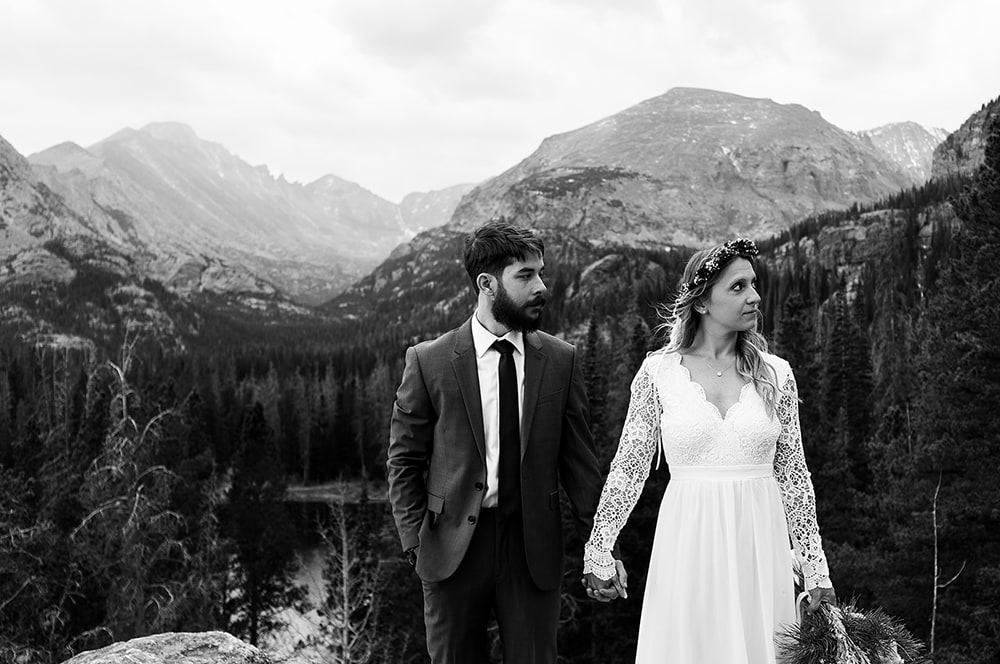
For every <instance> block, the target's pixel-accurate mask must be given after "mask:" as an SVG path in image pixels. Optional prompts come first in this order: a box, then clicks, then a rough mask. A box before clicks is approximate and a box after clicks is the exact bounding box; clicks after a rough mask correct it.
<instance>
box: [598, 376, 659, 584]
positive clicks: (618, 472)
mask: <svg viewBox="0 0 1000 664" xmlns="http://www.w3.org/2000/svg"><path fill="white" fill-rule="evenodd" d="M647 365H648V362H647V363H643V365H642V366H641V367H640V368H639V371H638V372H637V373H636V375H635V378H634V379H633V380H632V397H631V399H630V400H629V405H628V414H627V415H626V417H625V426H624V427H623V429H622V436H621V440H620V441H619V443H618V451H617V452H616V453H615V458H614V459H613V460H612V461H611V470H610V471H609V472H608V479H607V480H606V481H605V483H604V490H603V491H602V492H601V500H600V502H599V503H598V505H597V514H596V515H595V516H594V530H593V532H592V533H591V535H590V540H589V541H588V542H587V543H586V545H584V549H583V573H584V574H586V573H588V572H593V573H594V575H595V576H597V577H598V578H599V579H604V580H607V579H610V578H611V577H613V576H614V575H615V560H614V557H613V556H612V554H611V550H612V549H613V548H614V545H615V541H617V539H618V533H619V532H621V529H622V527H623V526H624V525H625V521H627V520H628V516H629V514H630V513H631V512H632V508H634V507H635V503H636V501H638V500H639V494H640V493H641V492H642V487H643V484H645V482H646V478H647V477H649V467H650V464H651V462H652V460H653V455H654V454H655V453H656V450H657V445H658V443H659V439H660V403H659V399H658V398H657V395H656V386H655V385H654V384H653V380H652V377H651V376H650V375H649V368H648V366H647Z"/></svg>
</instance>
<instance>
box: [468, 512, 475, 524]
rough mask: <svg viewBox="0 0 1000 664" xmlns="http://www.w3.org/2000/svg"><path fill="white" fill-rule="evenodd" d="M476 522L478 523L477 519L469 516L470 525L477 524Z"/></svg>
mask: <svg viewBox="0 0 1000 664" xmlns="http://www.w3.org/2000/svg"><path fill="white" fill-rule="evenodd" d="M475 522H476V517H474V516H472V515H471V514H470V515H469V523H475Z"/></svg>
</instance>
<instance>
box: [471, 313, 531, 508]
mask: <svg viewBox="0 0 1000 664" xmlns="http://www.w3.org/2000/svg"><path fill="white" fill-rule="evenodd" d="M497 339H506V340H507V341H509V342H510V343H512V344H514V368H515V369H516V371H517V417H518V421H519V422H520V421H521V416H522V413H523V412H524V407H523V406H524V337H523V335H522V334H521V333H520V332H514V331H510V332H508V333H507V334H505V335H504V336H502V337H497V336H495V335H494V334H493V333H492V332H490V331H489V330H487V329H486V328H485V327H483V324H482V323H480V322H479V319H478V318H476V316H475V315H473V316H472V343H473V344H474V345H475V348H476V367H477V368H478V369H479V397H480V399H481V400H482V404H483V428H484V429H485V431H483V434H484V435H485V436H486V491H485V492H484V494H483V507H496V506H497V486H498V484H499V482H498V481H497V472H498V469H499V467H500V373H499V368H500V351H498V350H496V349H495V348H493V347H492V346H493V342H494V341H496V340H497Z"/></svg>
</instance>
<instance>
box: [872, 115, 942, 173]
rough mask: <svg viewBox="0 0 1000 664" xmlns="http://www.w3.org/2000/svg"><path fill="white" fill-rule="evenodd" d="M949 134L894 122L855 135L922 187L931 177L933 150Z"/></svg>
mask: <svg viewBox="0 0 1000 664" xmlns="http://www.w3.org/2000/svg"><path fill="white" fill-rule="evenodd" d="M949 133H950V132H949V131H948V130H946V129H939V128H936V127H924V126H923V125H921V124H917V123H916V122H894V123H892V124H887V125H882V126H881V127H876V128H874V129H868V130H865V131H859V132H856V136H858V138H860V139H861V140H863V141H867V142H869V143H871V144H872V146H873V147H875V148H876V149H878V150H880V151H881V152H882V153H884V154H885V155H886V156H888V157H889V158H890V159H892V161H894V162H896V163H897V164H899V165H900V166H901V167H902V168H903V169H904V170H905V171H906V172H907V173H908V174H909V175H910V177H911V178H912V179H913V181H914V182H915V183H917V184H923V183H924V182H926V181H927V180H928V179H930V177H931V163H932V161H933V159H934V150H935V148H937V146H938V145H940V144H941V142H942V141H944V139H946V138H947V137H948V135H949Z"/></svg>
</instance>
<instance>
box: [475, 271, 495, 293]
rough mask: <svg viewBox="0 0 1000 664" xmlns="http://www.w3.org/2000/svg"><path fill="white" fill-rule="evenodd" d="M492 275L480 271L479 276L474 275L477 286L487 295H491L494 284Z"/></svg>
mask: <svg viewBox="0 0 1000 664" xmlns="http://www.w3.org/2000/svg"><path fill="white" fill-rule="evenodd" d="M493 279H494V277H493V275H491V274H488V273H486V272H480V273H479V276H478V277H476V285H477V286H479V290H480V291H482V292H484V293H486V294H487V295H493V291H494V289H495V286H494V284H493Z"/></svg>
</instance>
